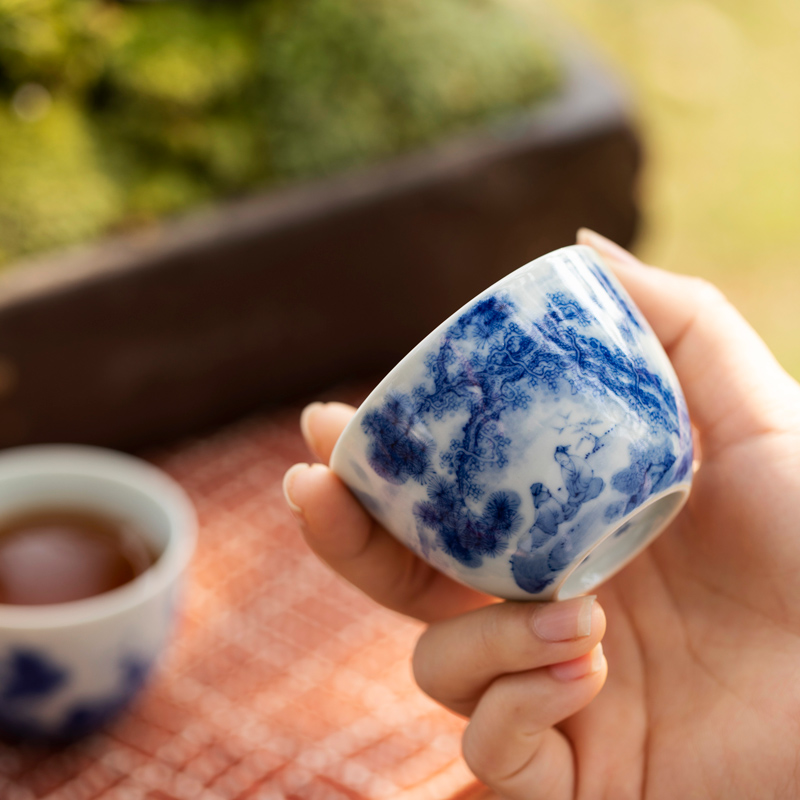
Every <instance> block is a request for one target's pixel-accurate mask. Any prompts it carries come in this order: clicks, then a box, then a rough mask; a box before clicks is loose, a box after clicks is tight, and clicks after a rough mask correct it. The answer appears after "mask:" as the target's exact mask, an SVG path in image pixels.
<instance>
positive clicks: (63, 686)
mask: <svg viewBox="0 0 800 800" xmlns="http://www.w3.org/2000/svg"><path fill="white" fill-rule="evenodd" d="M52 507H57V508H74V509H79V510H81V511H85V512H87V513H95V514H97V515H100V516H103V515H105V516H108V517H112V518H115V519H119V520H122V521H125V522H127V523H130V524H131V525H133V526H135V527H136V529H137V530H138V531H139V532H140V534H141V535H142V536H143V537H144V538H146V540H147V544H148V546H149V547H150V548H151V549H152V551H153V553H154V554H156V559H155V561H154V563H153V564H152V566H150V567H149V568H148V569H146V570H145V571H144V572H143V573H142V574H140V575H139V576H138V577H136V578H134V579H133V580H131V581H129V582H128V583H125V584H124V585H121V586H119V587H118V588H115V589H113V590H111V591H108V592H105V593H102V594H97V595H95V596H93V597H87V598H85V599H80V600H75V601H72V602H65V603H56V604H50V605H8V604H0V735H2V736H3V737H4V738H12V739H23V738H24V739H38V740H45V741H51V742H52V741H64V740H70V739H74V738H76V737H78V736H82V735H84V734H86V733H89V732H91V731H93V730H95V729H96V728H98V727H100V726H102V725H104V724H105V723H106V722H108V721H109V720H110V719H111V718H112V717H114V716H115V715H116V714H117V713H118V712H119V711H121V710H122V709H123V708H124V707H125V706H126V705H127V704H128V703H129V701H130V700H131V699H132V698H133V697H134V695H135V694H136V693H137V692H138V691H139V689H140V688H141V687H142V686H143V685H144V683H145V681H146V679H147V677H148V675H149V673H150V672H151V670H152V668H153V666H154V664H155V663H156V661H157V660H158V657H159V655H160V654H161V652H162V650H163V648H164V645H165V643H166V642H167V640H168V638H169V634H170V632H171V629H172V626H173V622H174V617H175V612H176V607H177V602H178V598H179V591H180V583H181V579H182V576H183V574H184V572H185V569H186V566H187V564H188V562H189V560H190V557H191V555H192V552H193V550H194V544H195V537H196V528H197V523H196V518H195V513H194V509H193V508H192V505H191V503H190V501H189V499H188V498H187V496H186V494H185V493H184V492H183V490H182V489H181V488H180V487H179V486H178V485H177V484H176V483H175V482H174V481H173V480H172V479H170V478H169V477H168V476H167V475H165V474H164V473H162V472H161V471H160V470H158V469H156V468H155V467H153V466H151V465H150V464H147V463H146V462H144V461H141V460H139V459H137V458H133V457H131V456H127V455H124V454H122V453H117V452H113V451H109V450H103V449H100V448H94V447H82V446H66V445H65V446H32V447H23V448H17V449H13V450H6V451H4V452H2V453H0V518H5V517H8V516H10V515H18V514H20V513H23V514H24V513H26V512H30V511H36V510H37V509H42V508H52Z"/></svg>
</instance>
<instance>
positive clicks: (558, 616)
mask: <svg viewBox="0 0 800 800" xmlns="http://www.w3.org/2000/svg"><path fill="white" fill-rule="evenodd" d="M605 627H606V619H605V614H604V613H603V609H602V608H601V607H600V605H599V603H597V602H596V601H595V598H594V597H592V596H589V597H576V598H574V599H571V600H563V601H561V602H558V603H512V602H506V603H496V604H493V605H489V606H486V607H484V608H479V609H476V610H474V611H469V612H467V613H465V614H462V615H460V616H458V617H454V618H452V619H447V620H444V621H442V622H437V623H434V624H433V625H431V626H430V627H429V628H428V629H427V630H426V631H425V633H423V634H422V636H421V637H420V640H419V642H418V643H417V647H416V650H415V652H414V662H413V666H414V677H415V678H416V681H417V683H418V684H419V686H420V688H421V689H422V690H423V691H424V692H426V693H427V694H428V695H430V696H431V697H432V698H433V699H434V700H436V701H437V702H439V703H441V704H442V705H444V706H446V707H447V708H449V709H451V710H452V711H455V712H456V713H457V714H463V715H464V716H469V715H470V714H471V713H472V711H473V709H474V708H475V706H476V704H477V702H478V700H479V699H480V697H481V695H482V694H483V693H484V692H485V691H486V689H487V688H488V686H489V685H490V684H491V683H492V682H493V681H494V680H495V679H497V678H498V677H500V676H501V675H505V674H509V673H515V672H525V671H528V670H533V669H538V668H539V667H544V666H549V665H551V664H558V663H560V662H563V661H570V660H572V659H575V658H579V657H580V656H582V655H585V654H586V653H588V652H590V651H591V650H592V648H593V647H594V646H595V645H596V644H597V643H598V642H599V641H600V640H601V639H602V638H603V634H604V633H605Z"/></svg>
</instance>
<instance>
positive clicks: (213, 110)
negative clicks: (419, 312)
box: [0, 0, 800, 376]
mask: <svg viewBox="0 0 800 800" xmlns="http://www.w3.org/2000/svg"><path fill="white" fill-rule="evenodd" d="M572 28H574V29H577V31H578V32H579V34H580V35H581V36H583V37H584V39H585V40H586V41H587V42H589V43H591V45H592V47H593V48H594V49H596V50H597V51H599V52H600V53H601V54H602V55H603V57H604V58H605V60H606V61H607V62H608V63H609V64H610V65H611V66H612V68H613V69H614V70H615V71H616V72H617V73H618V74H620V75H621V76H622V77H623V80H624V82H625V83H627V86H628V88H629V91H630V95H631V98H632V108H633V115H634V119H635V127H636V129H637V131H638V134H639V137H640V139H641V142H642V145H643V151H644V161H643V171H642V175H641V182H640V188H639V204H640V210H641V225H640V228H639V234H638V237H637V239H636V242H635V249H636V250H637V252H638V253H639V254H640V255H642V256H643V257H644V258H645V259H647V260H650V261H652V262H653V263H657V264H660V265H662V266H664V267H667V268H669V269H673V270H678V271H683V272H690V273H696V274H701V275H704V276H707V277H708V278H710V279H711V280H713V281H715V282H716V283H718V284H719V285H720V286H721V287H722V288H723V289H724V291H725V292H726V293H727V294H728V295H729V296H730V297H731V299H732V300H733V301H734V303H736V304H737V305H738V306H739V307H740V308H741V309H742V311H743V312H744V314H745V315H746V316H747V317H748V318H749V319H750V320H751V322H752V323H753V324H754V325H755V326H756V328H757V329H758V330H759V331H760V332H761V334H762V335H763V336H764V337H765V338H766V340H767V342H768V343H769V344H770V346H771V347H772V348H773V349H774V351H775V352H776V353H777V355H778V357H779V359H780V360H781V361H782V363H783V364H784V365H785V366H786V367H787V368H788V369H789V370H790V371H791V372H792V373H793V374H795V375H796V376H800V315H798V314H797V313H795V309H796V307H797V301H798V297H799V293H800V281H799V280H798V268H797V265H798V263H800V225H798V218H800V180H798V178H800V81H798V80H797V79H796V77H797V75H798V74H800V6H798V5H797V3H796V2H794V0H763V2H761V3H759V4H758V5H755V4H752V3H749V2H744V0H741V1H740V0H735V1H734V2H730V1H729V2H722V0H670V1H669V2H667V1H665V0H604V2H602V3H597V2H595V0H436V2H421V0H406V1H405V2H402V3H399V2H388V0H375V2H372V3H365V2H363V1H362V0H306V1H305V2H294V0H237V2H225V3H219V2H210V1H209V0H194V1H191V0H166V1H164V2H120V1H118V0H116V1H115V0H0V98H1V99H2V102H0V270H3V271H5V272H6V273H7V272H9V271H12V270H14V269H15V268H16V267H17V266H18V265H19V264H23V263H24V262H25V261H26V260H27V259H30V258H31V257H39V256H41V255H42V254H51V253H58V252H59V251H61V250H62V249H64V248H68V247H72V246H74V245H76V244H83V243H87V242H93V241H97V240H100V239H103V238H104V237H107V236H109V235H115V234H119V233H126V232H128V231H137V230H139V229H142V228H145V229H146V228H147V227H148V226H154V225H157V224H158V223H159V222H160V221H162V220H165V219H170V218H171V217H173V216H174V215H180V214H184V213H186V212H187V211H193V210H196V209H203V208H209V207H213V206H215V205H216V204H219V203H221V202H224V201H226V200H230V199H235V198H239V197H245V196H248V195H250V194H252V193H254V192H258V191H261V190H270V189H275V188H280V187H285V186H289V185H294V184H297V183H301V182H303V181H307V180H313V179H318V178H323V177H325V176H334V175H338V174H341V173H347V172H348V171H349V170H353V169H356V170H357V169H361V168H365V167H368V166H369V165H372V164H375V163H378V162H381V161H383V160H386V159H391V158H393V157H395V156H397V155H401V154H404V153H409V152H413V151H416V150H420V149H424V148H426V147H429V146H431V145H434V144H436V143H437V142H440V141H442V140H444V139H446V138H447V137H449V136H453V135H458V134H460V133H462V132H464V131H468V130H470V129H472V128H479V127H480V126H483V125H489V124H494V123H495V122H497V121H502V120H503V119H506V118H508V117H510V116H513V114H515V113H517V112H519V110H520V109H528V108H533V107H535V106H536V105H537V104H538V103H540V102H547V101H548V99H550V98H552V97H554V96H556V95H557V94H558V92H559V91H560V88H561V86H562V84H563V81H564V75H563V69H562V64H561V62H560V54H559V50H560V45H559V44H558V42H559V40H560V38H561V37H562V35H564V34H565V33H566V35H567V37H569V36H571V35H572V31H571V29H572ZM534 224H535V223H534ZM515 266H516V265H515Z"/></svg>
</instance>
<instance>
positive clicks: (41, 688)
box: [0, 647, 153, 743]
mask: <svg viewBox="0 0 800 800" xmlns="http://www.w3.org/2000/svg"><path fill="white" fill-rule="evenodd" d="M152 663H153V661H152V659H148V658H142V657H141V656H133V655H131V656H127V657H123V658H122V659H121V660H120V661H119V663H118V665H117V670H118V672H117V675H116V676H113V686H112V688H110V689H109V690H107V691H105V692H102V693H97V690H96V689H95V690H94V691H90V692H86V691H85V690H84V691H80V689H76V687H75V686H74V685H73V683H74V681H73V676H72V675H71V674H70V670H69V669H68V668H67V667H65V666H64V665H62V664H59V663H56V661H55V660H53V659H52V658H50V657H49V656H48V655H47V654H46V653H44V652H42V651H40V650H37V649H34V648H27V647H21V648H18V649H16V648H15V649H12V650H11V651H9V652H8V653H6V654H3V655H0V737H1V738H3V739H5V740H9V741H17V740H34V741H37V740H38V741H44V742H49V743H59V742H69V741H72V740H73V739H78V738H80V737H82V736H84V735H86V734H88V733H91V732H93V731H95V730H97V729H98V728H100V727H102V726H103V725H105V724H106V723H108V722H110V721H111V720H112V719H113V718H114V717H116V716H117V714H119V713H120V711H122V710H123V709H124V708H125V707H126V706H127V705H128V703H129V702H130V701H131V700H132V699H133V697H134V695H136V694H137V693H138V691H139V690H140V689H141V688H142V686H143V685H144V683H145V680H146V679H147V676H148V674H149V673H150V670H151V668H152ZM104 677H105V676H104Z"/></svg>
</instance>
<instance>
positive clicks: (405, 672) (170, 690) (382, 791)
mask: <svg viewBox="0 0 800 800" xmlns="http://www.w3.org/2000/svg"><path fill="white" fill-rule="evenodd" d="M298 414H299V410H297V409H293V410H291V411H286V410H283V411H280V412H276V413H273V414H268V415H263V416H260V417H257V418H253V419H249V420H246V421H243V422H241V423H238V424H235V425H233V426H230V427H228V428H225V429H223V430H221V431H219V432H217V433H215V434H212V435H210V436H208V437H206V438H203V439H198V440H193V441H189V442H184V443H183V444H182V445H180V446H177V447H175V448H173V449H170V450H164V451H162V452H159V453H156V454H150V455H151V457H152V459H153V460H154V461H155V462H156V463H157V464H158V465H159V466H161V467H162V468H163V469H165V470H166V471H167V472H168V473H170V474H171V475H173V476H174V477H175V478H176V479H177V480H178V481H179V482H180V483H181V484H182V485H183V486H184V487H185V488H186V489H187V491H188V492H189V494H190V495H191V497H192V499H193V500H194V502H195V504H196V506H197V510H198V514H199V517H200V525H201V530H200V540H199V547H198V551H197V554H196V557H195V560H194V562H193V566H192V569H191V573H190V580H189V583H188V586H187V592H186V602H185V607H184V608H185V610H184V615H183V619H182V622H181V624H180V626H179V630H178V632H177V634H176V637H175V639H174V641H173V642H172V645H171V647H170V649H169V651H168V653H167V655H166V657H165V659H164V661H163V662H162V665H161V667H160V669H159V670H158V672H157V674H156V675H155V677H154V678H153V680H152V681H151V683H150V684H149V686H148V688H147V689H146V690H145V692H144V693H143V694H142V695H141V696H140V697H139V699H138V700H137V701H136V702H135V704H134V705H133V707H132V708H131V709H130V711H128V712H127V713H126V714H125V715H124V716H122V717H121V718H120V719H119V720H118V721H117V722H116V723H115V724H114V725H113V726H111V727H110V728H108V729H107V730H106V731H105V732H103V733H100V734H96V735H94V736H93V737H91V738H89V739H87V740H84V741H82V742H79V743H77V744H75V745H72V746H71V747H69V748H66V749H64V750H60V751H55V752H52V751H51V752H45V751H41V750H36V749H33V748H27V747H22V748H19V747H11V746H7V745H0V798H2V800H43V799H44V798H48V799H49V800H56V799H57V800H112V799H113V800H246V799H247V800H256V799H257V798H258V799H260V798H263V799H264V800H272V799H273V798H275V799H276V800H278V799H282V798H290V799H292V798H302V800H362V798H363V800H389V798H398V799H402V800H423V798H430V799H431V800H444V799H445V798H454V797H456V796H458V797H467V796H470V797H471V796H472V793H473V791H476V787H475V783H474V779H473V778H472V776H471V775H470V773H469V771H468V770H467V768H466V766H465V765H464V763H463V761H462V760H461V758H460V745H459V742H460V735H461V732H462V730H463V725H464V723H463V722H462V721H460V720H459V719H457V718H456V717H454V716H452V715H451V714H449V713H448V712H446V711H444V710H443V709H441V708H439V707H438V706H437V705H436V704H435V703H433V702H432V701H431V700H429V699H427V698H426V697H425V696H424V695H422V693H421V692H420V691H419V690H418V689H417V688H416V687H415V686H414V684H413V681H412V679H411V672H410V663H409V662H410V654H411V651H412V648H413V644H414V641H415V639H416V637H417V636H418V634H419V632H420V626H419V625H417V624H416V623H413V622H410V621H408V620H406V619H403V618H401V617H399V616H397V615H395V614H393V613H391V612H389V611H385V610H383V609H381V608H378V607H377V606H376V605H375V604H373V603H372V602H371V601H369V600H367V599H365V598H363V597H362V596H361V595H360V594H359V593H357V592H356V591H355V590H353V589H352V588H350V587H349V586H347V585H345V584H344V583H343V582H342V581H341V580H340V579H339V578H337V577H336V576H335V575H333V574H332V573H331V572H330V571H329V570H328V569H327V568H326V567H325V566H323V565H322V564H321V563H320V562H319V561H318V560H317V559H316V558H315V557H314V556H313V555H312V554H311V553H310V552H309V551H308V550H307V548H306V547H305V545H304V543H303V542H302V540H301V538H300V536H299V534H298V532H297V530H296V526H295V523H294V521H293V519H292V518H291V514H290V513H289V511H288V509H287V508H286V507H285V505H284V501H283V496H282V493H281V479H282V477H283V473H284V471H285V470H286V468H287V467H288V466H290V465H291V464H292V463H294V462H296V461H306V460H309V454H308V452H307V450H306V449H305V446H304V445H303V443H302V440H301V438H300V433H299V430H298Z"/></svg>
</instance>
